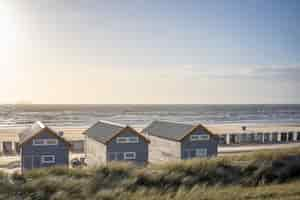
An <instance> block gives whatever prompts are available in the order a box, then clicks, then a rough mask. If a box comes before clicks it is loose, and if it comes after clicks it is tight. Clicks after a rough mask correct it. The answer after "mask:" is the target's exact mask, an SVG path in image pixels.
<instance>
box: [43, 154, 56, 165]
mask: <svg viewBox="0 0 300 200" xmlns="http://www.w3.org/2000/svg"><path fill="white" fill-rule="evenodd" d="M41 162H42V163H55V156H54V155H44V156H42V157H41Z"/></svg>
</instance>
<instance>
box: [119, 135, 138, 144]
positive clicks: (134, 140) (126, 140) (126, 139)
mask: <svg viewBox="0 0 300 200" xmlns="http://www.w3.org/2000/svg"><path fill="white" fill-rule="evenodd" d="M116 141H117V143H118V144H126V143H139V137H132V136H130V137H117V140H116Z"/></svg>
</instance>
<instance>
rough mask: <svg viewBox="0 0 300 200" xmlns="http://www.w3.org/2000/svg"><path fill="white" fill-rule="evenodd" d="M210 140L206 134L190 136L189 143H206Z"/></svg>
mask: <svg viewBox="0 0 300 200" xmlns="http://www.w3.org/2000/svg"><path fill="white" fill-rule="evenodd" d="M209 139H210V135H208V134H200V135H191V136H190V140H191V141H208V140H209Z"/></svg>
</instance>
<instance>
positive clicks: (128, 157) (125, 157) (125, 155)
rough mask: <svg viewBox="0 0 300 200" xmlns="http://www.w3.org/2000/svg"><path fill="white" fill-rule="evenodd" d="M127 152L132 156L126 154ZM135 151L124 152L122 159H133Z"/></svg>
mask: <svg viewBox="0 0 300 200" xmlns="http://www.w3.org/2000/svg"><path fill="white" fill-rule="evenodd" d="M128 154H129V155H130V154H132V156H128ZM135 159H136V152H124V160H135Z"/></svg>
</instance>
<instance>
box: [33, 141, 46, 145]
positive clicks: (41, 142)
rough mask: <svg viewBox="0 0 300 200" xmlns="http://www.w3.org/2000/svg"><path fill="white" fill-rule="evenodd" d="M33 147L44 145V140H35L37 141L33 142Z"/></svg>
mask: <svg viewBox="0 0 300 200" xmlns="http://www.w3.org/2000/svg"><path fill="white" fill-rule="evenodd" d="M33 145H36V146H38V145H44V140H42V139H35V140H33Z"/></svg>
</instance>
